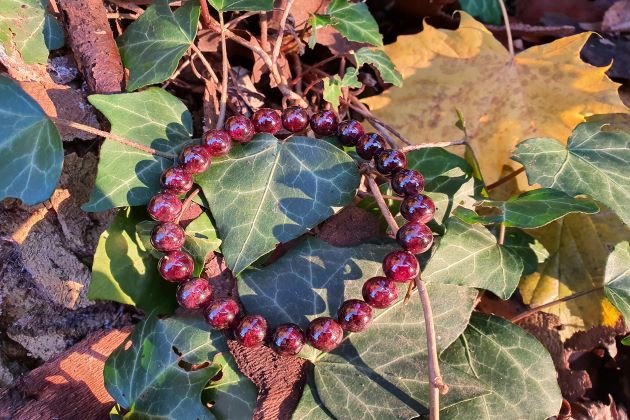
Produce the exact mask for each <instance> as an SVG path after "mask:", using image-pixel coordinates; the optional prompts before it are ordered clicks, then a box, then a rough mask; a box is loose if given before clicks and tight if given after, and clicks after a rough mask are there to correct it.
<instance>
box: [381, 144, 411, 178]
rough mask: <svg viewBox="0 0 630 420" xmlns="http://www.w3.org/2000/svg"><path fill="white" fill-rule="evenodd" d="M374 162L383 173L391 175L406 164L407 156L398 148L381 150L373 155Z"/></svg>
mask: <svg viewBox="0 0 630 420" xmlns="http://www.w3.org/2000/svg"><path fill="white" fill-rule="evenodd" d="M374 164H375V166H376V170H377V171H379V172H380V173H382V174H383V175H391V174H394V173H396V172H398V171H400V170H401V169H404V168H405V167H406V166H407V157H406V156H405V154H404V153H403V152H401V151H400V150H383V151H382V152H380V153H379V154H378V155H375V157H374Z"/></svg>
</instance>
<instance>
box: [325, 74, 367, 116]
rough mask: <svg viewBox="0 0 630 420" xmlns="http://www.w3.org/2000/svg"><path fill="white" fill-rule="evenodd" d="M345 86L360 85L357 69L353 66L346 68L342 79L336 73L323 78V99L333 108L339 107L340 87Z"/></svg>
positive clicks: (357, 86) (353, 86) (354, 86)
mask: <svg viewBox="0 0 630 420" xmlns="http://www.w3.org/2000/svg"><path fill="white" fill-rule="evenodd" d="M345 87H347V88H360V87H361V82H360V81H359V78H358V71H357V69H355V68H354V67H348V68H347V69H346V73H345V74H344V75H343V79H342V78H341V77H339V75H337V74H336V75H334V76H333V77H327V78H325V79H324V94H323V96H324V100H325V101H327V102H329V103H330V104H331V105H332V106H333V107H334V108H339V98H340V97H341V96H342V88H345Z"/></svg>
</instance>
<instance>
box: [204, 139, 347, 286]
mask: <svg viewBox="0 0 630 420" xmlns="http://www.w3.org/2000/svg"><path fill="white" fill-rule="evenodd" d="M197 182H198V183H199V185H200V186H201V188H202V189H203V192H204V195H205V196H206V198H207V199H208V203H209V205H210V210H211V211H212V215H213V217H214V220H215V221H216V226H217V229H218V230H219V236H220V237H221V239H222V240H223V243H222V245H221V250H222V251H223V255H224V256H225V261H226V263H227V265H228V267H230V269H231V270H232V272H233V273H234V275H237V274H239V273H240V272H241V271H243V270H244V269H245V268H246V267H248V266H249V265H250V264H252V263H253V262H254V261H256V260H257V259H258V258H260V257H261V256H262V255H264V254H266V253H267V252H269V251H271V250H273V249H274V247H275V246H276V244H278V243H282V242H287V241H290V240H291V239H294V238H297V237H298V236H300V235H302V234H303V233H304V232H306V231H307V230H308V229H309V228H311V227H313V226H316V225H317V224H318V223H320V222H322V221H323V220H326V219H327V218H328V217H330V216H331V215H332V214H333V213H334V212H335V211H336V210H337V209H339V208H340V207H342V206H344V205H346V204H348V203H349V202H350V201H351V200H352V198H353V197H354V195H355V192H356V189H357V187H358V184H359V172H358V168H357V165H356V163H355V162H354V161H353V160H352V159H351V158H350V157H349V156H348V155H347V154H346V153H344V152H343V151H342V150H340V149H338V148H336V147H335V146H333V145H331V144H329V143H327V142H325V141H320V140H316V139H312V138H308V137H299V136H293V137H290V138H288V139H287V140H283V141H279V140H277V139H276V138H275V137H273V136H271V135H258V136H256V137H255V138H254V140H252V141H251V142H249V143H247V144H244V145H240V144H237V145H234V147H233V148H232V151H231V152H230V154H229V155H228V157H226V158H223V159H217V160H215V161H214V162H213V164H212V165H211V166H210V168H209V169H208V170H207V171H206V172H205V173H203V174H201V175H200V176H198V177H197Z"/></svg>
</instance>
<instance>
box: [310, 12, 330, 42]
mask: <svg viewBox="0 0 630 420" xmlns="http://www.w3.org/2000/svg"><path fill="white" fill-rule="evenodd" d="M308 24H309V25H310V26H311V36H310V38H309V39H308V46H309V48H311V49H313V48H315V44H316V43H317V30H318V29H320V28H323V27H324V26H327V25H330V16H326V15H317V14H314V15H311V16H310V17H309V18H308Z"/></svg>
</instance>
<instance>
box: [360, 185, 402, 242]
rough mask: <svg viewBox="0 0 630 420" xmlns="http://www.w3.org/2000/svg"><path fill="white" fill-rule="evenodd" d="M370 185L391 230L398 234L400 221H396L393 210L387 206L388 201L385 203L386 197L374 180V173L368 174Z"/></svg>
mask: <svg viewBox="0 0 630 420" xmlns="http://www.w3.org/2000/svg"><path fill="white" fill-rule="evenodd" d="M367 181H368V187H369V189H370V192H371V193H372V196H373V197H374V200H376V204H377V205H378V208H379V210H380V211H381V213H383V217H384V218H385V221H386V222H387V225H388V226H389V228H390V229H391V231H392V232H393V233H394V235H395V234H396V232H398V223H396V219H394V216H393V215H392V212H391V211H389V207H387V203H385V199H384V198H383V194H381V190H379V188H378V184H377V183H376V181H375V180H374V177H373V176H372V175H369V174H368V175H367Z"/></svg>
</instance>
